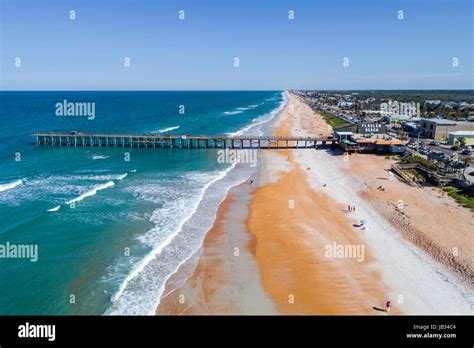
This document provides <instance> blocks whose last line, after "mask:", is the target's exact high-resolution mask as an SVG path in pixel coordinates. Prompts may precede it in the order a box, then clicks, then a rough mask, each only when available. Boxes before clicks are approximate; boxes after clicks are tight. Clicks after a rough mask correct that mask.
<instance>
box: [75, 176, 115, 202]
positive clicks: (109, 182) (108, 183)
mask: <svg viewBox="0 0 474 348" xmlns="http://www.w3.org/2000/svg"><path fill="white" fill-rule="evenodd" d="M114 185H115V183H114V182H113V181H108V182H106V183H105V184H101V185H97V186H95V187H94V188H93V189H92V190H90V191H87V192H85V193H83V194H82V195H80V196H79V197H76V198H73V199H71V200H69V201H67V202H66V204H72V203H76V202H80V201H82V200H83V199H84V198H86V197H90V196H94V195H95V194H96V193H97V192H98V191H100V190H104V189H106V188H108V187H112V186H114Z"/></svg>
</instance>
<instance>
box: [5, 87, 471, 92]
mask: <svg viewBox="0 0 474 348" xmlns="http://www.w3.org/2000/svg"><path fill="white" fill-rule="evenodd" d="M285 91H324V92H332V91H334V92H337V91H339V92H347V91H368V92H370V91H387V92H390V91H472V92H474V88H471V89H469V88H406V89H405V88H390V89H384V88H362V89H347V88H335V89H331V88H329V89H324V88H301V89H298V88H291V89H0V92H285Z"/></svg>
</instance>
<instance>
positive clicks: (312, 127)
mask: <svg viewBox="0 0 474 348" xmlns="http://www.w3.org/2000/svg"><path fill="white" fill-rule="evenodd" d="M288 96H289V94H287V99H288V102H287V105H286V106H285V108H284V109H283V110H282V111H280V113H279V114H278V115H277V116H278V117H276V118H275V120H274V122H270V123H272V124H271V125H270V128H274V130H275V132H276V133H277V135H289V134H292V135H302V136H303V135H310V134H311V133H313V134H318V135H319V134H323V133H325V132H330V131H331V127H330V126H328V125H327V124H325V122H324V121H323V120H322V118H321V117H318V116H315V115H316V114H314V113H313V112H312V111H311V112H310V110H308V109H309V107H307V106H306V104H303V103H302V102H301V101H299V100H298V98H296V97H294V96H291V97H288ZM290 104H291V105H293V106H292V107H293V110H291V108H290ZM267 128H268V127H267ZM304 151H305V152H304V153H303V152H302V151H300V152H298V151H295V150H265V151H260V152H259V156H260V158H259V159H260V160H261V161H260V168H259V172H258V179H256V180H255V182H254V183H253V185H248V183H243V184H241V185H239V186H237V187H234V188H232V189H231V190H230V191H229V192H228V195H227V197H226V198H225V199H224V201H223V202H222V204H221V205H220V206H219V208H218V211H217V215H216V220H215V221H214V225H213V227H212V228H211V230H210V231H209V232H208V234H207V235H206V237H205V241H204V243H203V247H202V248H201V250H200V251H199V255H197V254H196V255H195V260H194V262H195V264H194V271H193V272H192V275H191V276H188V277H187V276H186V267H188V272H189V269H192V268H193V266H192V265H191V263H188V265H187V266H186V267H184V266H183V267H182V268H183V269H181V268H180V270H178V272H177V273H175V274H174V275H173V276H172V278H173V279H176V280H178V279H181V282H184V283H183V284H180V283H179V282H173V281H171V280H170V281H169V282H167V284H166V290H165V294H166V295H164V296H163V297H162V301H161V303H160V305H159V306H158V308H157V311H156V313H157V314H159V315H163V314H171V315H181V314H191V315H194V314H197V315H200V314H324V315H327V314H329V315H332V314H372V315H376V314H381V313H382V312H380V311H377V310H374V307H378V308H380V307H383V306H384V304H385V301H386V300H387V299H390V300H391V302H392V304H393V305H394V307H393V310H392V311H391V313H393V314H403V313H405V314H438V313H447V314H451V313H452V314H456V313H469V310H470V308H464V307H465V306H466V305H467V304H466V302H467V296H469V291H470V289H469V287H467V290H466V286H465V284H464V285H463V284H459V282H458V279H457V278H456V277H455V276H452V275H451V274H449V272H446V271H447V269H444V268H443V266H442V265H436V264H434V262H436V261H434V260H431V256H430V255H428V254H427V253H426V250H418V248H416V247H415V246H414V245H413V244H412V241H410V242H409V241H407V240H405V239H404V238H402V236H403V233H400V231H398V230H397V231H395V227H394V224H393V223H392V221H390V219H389V218H388V217H387V216H386V215H384V214H382V211H381V210H380V207H378V204H379V200H375V201H372V202H370V201H369V198H368V197H366V196H365V194H364V187H366V186H364V185H368V184H367V182H370V183H371V181H370V180H371V179H370V175H369V176H367V177H364V176H363V175H362V174H363V173H361V172H357V171H355V169H354V168H355V167H356V166H357V165H359V166H362V167H363V166H364V165H366V162H370V161H372V162H374V161H376V160H374V157H376V156H374V155H357V156H354V157H353V159H354V161H349V162H350V163H349V164H344V163H341V162H342V161H340V160H339V159H338V158H337V157H338V156H334V155H331V154H330V151H328V152H327V151H324V150H321V149H318V150H316V151H314V150H304ZM369 156H372V157H370V158H369ZM356 157H357V158H359V157H360V158H359V161H356ZM351 159H352V157H351ZM379 160H380V161H382V160H384V159H383V158H382V159H380V158H379ZM385 161H386V160H385ZM353 162H354V163H353ZM376 162H377V165H380V163H378V161H376ZM321 163H324V166H323V167H324V168H322V167H321ZM382 170H383V166H382ZM331 171H332V172H331ZM365 172H368V171H367V170H366V171H365ZM369 172H370V170H369ZM372 174H373V173H372ZM372 180H373V179H372ZM343 182H345V183H346V184H347V186H346V187H344V188H341V187H339V186H341V184H342V183H343ZM257 183H258V184H257ZM394 183H398V184H401V185H403V184H402V183H400V182H398V181H396V179H395V181H394ZM326 184H327V186H326ZM371 184H372V183H371ZM323 185H324V186H323ZM372 185H373V184H372ZM397 187H398V186H397ZM407 190H409V189H407ZM390 192H392V191H391V190H390ZM346 198H350V199H351V200H352V201H351V202H350V203H351V204H353V203H356V206H357V211H356V212H347V211H346V210H347V203H348V202H346V201H345V199H346ZM375 198H377V199H379V197H375ZM290 200H291V201H293V205H294V208H291V209H289V201H290ZM269 202H271V204H270V203H269ZM246 210H248V211H247V212H246ZM359 211H360V212H359ZM361 213H363V216H362V215H361ZM361 218H363V219H366V220H367V221H368V224H367V230H366V231H363V230H361V229H358V228H354V226H355V225H357V222H358V221H359V220H360V219H361ZM289 233H291V235H290V234H289ZM437 235H438V237H437V239H436V238H435V239H434V241H435V242H437V243H442V242H443V240H445V239H446V238H445V237H443V236H445V234H443V233H438V234H437ZM404 237H406V236H404ZM463 237H464V238H465V237H468V235H467V234H466V235H463ZM443 238H444V239H443ZM447 239H448V240H449V238H447ZM236 241H237V242H236ZM331 243H337V244H338V245H364V246H365V255H364V261H363V262H357V261H356V260H354V259H353V258H352V259H351V258H346V259H340V258H334V259H328V258H327V257H326V256H325V255H324V250H325V247H326V246H327V245H331ZM459 243H460V241H459ZM415 245H416V243H415ZM232 246H234V247H236V246H237V247H238V248H239V251H240V253H239V256H238V257H235V256H231V255H233V254H232V251H233V249H232ZM386 246H388V249H386ZM466 248H467V246H466V245H465V244H464V245H463V247H461V248H460V250H459V251H460V255H463V257H464V258H466V255H468V254H466ZM433 250H434V249H433ZM428 252H429V250H428ZM384 254H386V255H384ZM236 260H239V262H238V263H239V266H235V265H236V264H237V262H236ZM397 262H399V263H400V265H393V263H397ZM410 262H413V263H415V265H414V267H410ZM419 272H424V273H422V274H423V275H422V276H421V279H422V280H423V281H425V282H426V284H428V285H430V284H431V285H433V286H438V287H439V286H442V287H443V289H442V290H441V291H440V293H439V294H431V292H430V291H429V289H423V290H422V291H418V289H417V287H416V284H419V282H420V281H421V280H420V279H419V277H420V273H419ZM440 274H441V276H440ZM443 276H445V279H446V282H448V284H447V285H446V286H445V284H443V283H442V282H441V281H440V279H442V278H443ZM417 277H418V278H417ZM186 278H187V279H186ZM184 279H186V280H185V281H184ZM328 279H331V281H328ZM413 282H414V283H413ZM173 284H174V285H173ZM242 289H251V290H249V291H247V292H246V295H244V294H243V293H242ZM443 295H444V296H443ZM446 295H447V296H450V295H455V296H452V297H453V298H449V299H446V298H445V297H446ZM180 296H181V297H180ZM183 296H184V302H183V303H181V302H180V299H181V300H183ZM400 296H401V298H403V300H402V302H401V303H399V301H400ZM397 299H398V300H397ZM443 299H444V302H445V303H439V302H443ZM397 301H398V302H397ZM463 303H464V304H463ZM382 314H385V313H382Z"/></svg>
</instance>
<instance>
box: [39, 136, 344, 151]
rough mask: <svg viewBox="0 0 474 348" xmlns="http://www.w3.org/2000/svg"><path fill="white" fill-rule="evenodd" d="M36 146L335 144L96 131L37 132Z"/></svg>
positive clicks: (310, 139) (328, 139)
mask: <svg viewBox="0 0 474 348" xmlns="http://www.w3.org/2000/svg"><path fill="white" fill-rule="evenodd" d="M33 136H34V137H36V144H37V145H49V146H73V147H75V146H104V147H131V148H133V147H136V148H140V147H142V148H143V147H144V148H180V149H201V148H204V149H208V148H211V149H212V148H214V149H215V148H230V149H239V148H240V149H280V148H282V149H298V148H315V147H317V146H318V145H321V146H325V145H327V144H330V145H332V146H334V145H335V144H336V139H335V138H333V137H332V136H324V135H321V136H319V137H278V136H249V135H245V136H206V135H197V136H196V135H166V134H164V135H146V134H144V135H136V134H95V133H36V134H33Z"/></svg>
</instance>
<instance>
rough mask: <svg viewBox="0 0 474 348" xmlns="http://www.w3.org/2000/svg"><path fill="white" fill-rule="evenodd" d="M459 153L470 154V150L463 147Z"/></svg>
mask: <svg viewBox="0 0 474 348" xmlns="http://www.w3.org/2000/svg"><path fill="white" fill-rule="evenodd" d="M461 153H462V154H463V155H470V154H471V150H469V149H464V150H462V151H461Z"/></svg>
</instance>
